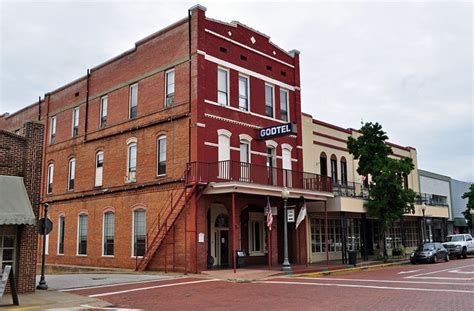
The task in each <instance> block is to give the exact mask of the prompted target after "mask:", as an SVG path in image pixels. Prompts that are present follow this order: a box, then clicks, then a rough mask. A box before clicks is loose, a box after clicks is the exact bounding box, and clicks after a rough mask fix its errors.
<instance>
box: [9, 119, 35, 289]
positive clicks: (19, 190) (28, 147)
mask: <svg viewBox="0 0 474 311" xmlns="http://www.w3.org/2000/svg"><path fill="white" fill-rule="evenodd" d="M17 133H18V134H14V133H11V132H7V131H4V130H0V200H1V202H0V266H1V267H2V268H3V267H4V266H5V265H11V266H12V267H13V271H14V272H15V276H16V283H17V287H18V292H19V293H28V292H33V291H34V290H35V282H36V257H37V238H38V231H37V230H38V229H37V218H38V207H39V203H40V182H41V163H42V161H41V155H42V149H43V140H44V137H43V125H41V124H38V123H33V122H27V123H26V124H25V125H24V126H23V127H21V128H19V129H18V132H17ZM7 196H8V197H7Z"/></svg>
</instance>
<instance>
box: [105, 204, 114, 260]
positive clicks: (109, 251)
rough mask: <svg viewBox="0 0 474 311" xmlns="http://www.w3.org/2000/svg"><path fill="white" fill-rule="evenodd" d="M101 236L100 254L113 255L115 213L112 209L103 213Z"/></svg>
mask: <svg viewBox="0 0 474 311" xmlns="http://www.w3.org/2000/svg"><path fill="white" fill-rule="evenodd" d="M102 232H103V236H102V244H103V249H102V255H104V256H113V255H114V242H115V241H114V240H115V214H114V212H112V211H107V212H105V213H104V221H103V229H102Z"/></svg>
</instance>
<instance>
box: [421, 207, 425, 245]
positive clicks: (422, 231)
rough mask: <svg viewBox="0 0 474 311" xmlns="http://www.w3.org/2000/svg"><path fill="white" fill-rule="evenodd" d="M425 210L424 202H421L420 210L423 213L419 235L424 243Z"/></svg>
mask: <svg viewBox="0 0 474 311" xmlns="http://www.w3.org/2000/svg"><path fill="white" fill-rule="evenodd" d="M425 211H426V203H425V202H423V203H422V204H421V212H422V213H423V227H422V228H421V237H422V239H423V243H425V241H426V234H425V231H426V222H425Z"/></svg>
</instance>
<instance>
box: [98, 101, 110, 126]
mask: <svg viewBox="0 0 474 311" xmlns="http://www.w3.org/2000/svg"><path fill="white" fill-rule="evenodd" d="M107 101H108V98H107V96H102V97H101V98H100V119H99V127H100V128H104V127H106V126H107Z"/></svg>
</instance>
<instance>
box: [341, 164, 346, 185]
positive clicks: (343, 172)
mask: <svg viewBox="0 0 474 311" xmlns="http://www.w3.org/2000/svg"><path fill="white" fill-rule="evenodd" d="M341 184H343V185H347V162H346V158H344V157H342V158H341Z"/></svg>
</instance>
